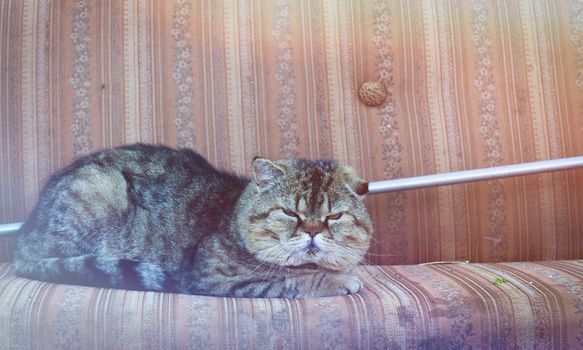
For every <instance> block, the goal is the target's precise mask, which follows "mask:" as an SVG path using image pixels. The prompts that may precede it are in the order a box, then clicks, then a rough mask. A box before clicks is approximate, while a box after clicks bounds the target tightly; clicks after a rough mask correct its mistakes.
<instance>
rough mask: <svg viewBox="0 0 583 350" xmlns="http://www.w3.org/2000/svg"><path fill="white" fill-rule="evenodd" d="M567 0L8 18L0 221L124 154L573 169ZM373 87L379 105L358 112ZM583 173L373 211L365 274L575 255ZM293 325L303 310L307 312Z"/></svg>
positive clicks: (1, 36) (118, 5)
mask: <svg viewBox="0 0 583 350" xmlns="http://www.w3.org/2000/svg"><path fill="white" fill-rule="evenodd" d="M582 11H583V5H582V2H581V1H579V0H558V1H551V0H518V1H494V2H492V1H482V0H472V1H462V0H452V1H435V0H411V1H397V0H358V1H349V0H341V1H331V0H315V1H308V0H300V1H291V0H266V1H257V0H225V1H211V0H196V1H192V0H172V1H162V0H144V1H129V0H112V1H105V2H104V1H97V0H66V1H52V2H51V1H40V2H38V1H36V2H35V1H31V0H26V1H15V0H6V1H3V2H2V3H1V4H0V78H1V79H0V162H1V164H2V166H1V167H0V222H14V221H22V220H24V219H25V218H26V217H27V215H28V214H29V213H30V211H31V210H32V208H33V206H34V204H35V202H36V200H37V198H38V194H39V192H40V190H41V189H42V187H43V185H44V184H45V182H46V181H47V179H48V177H49V176H50V174H51V173H52V172H54V171H56V170H58V169H59V168H61V167H63V166H65V165H66V164H68V163H69V162H71V161H72V160H73V159H74V158H78V157H81V156H83V155H85V154H87V153H90V152H92V151H95V150H98V149H102V148H105V147H111V146H114V145H121V144H127V143H133V142H146V143H162V144H167V145H170V146H178V147H190V148H194V149H195V150H197V151H198V152H200V153H201V154H202V155H204V156H205V157H206V158H208V159H209V161H210V162H211V163H213V164H215V165H217V166H219V167H221V168H223V169H226V170H232V171H235V172H237V173H240V174H243V175H249V174H250V171H251V169H250V163H251V160H252V159H253V157H255V156H263V157H268V158H273V159H281V158H287V157H300V158H312V159H318V158H335V159H338V160H341V161H343V162H346V163H348V164H350V165H352V166H353V167H355V168H356V170H357V172H358V173H359V174H360V175H361V176H362V177H364V178H366V179H367V180H382V179H388V178H397V177H406V176H417V175H427V174H434V173H441V172H448V171H454V170H463V169H471V168H482V167H490V166H496V165H505V164H512V163H519V162H527V161H535V160H544V159H551V158H560V157H567V156H575V155H581V154H583V142H582V141H581V140H583V122H582V121H581V120H582V119H581V117H582V116H583V63H582V62H583V58H582V57H583V54H582V48H583V24H582V23H583V20H582V19H581V16H580V14H581V12H582ZM368 80H377V81H380V82H381V83H382V84H383V85H384V86H385V88H386V89H387V90H388V93H389V96H388V97H387V100H386V101H385V102H384V103H383V104H381V105H380V106H378V107H368V106H365V105H364V104H362V103H361V102H360V100H359V99H358V95H357V91H358V88H359V87H360V85H361V84H362V83H363V82H365V81H368ZM582 174H583V171H582V170H573V171H568V172H564V173H555V174H544V175H534V176H526V177H520V178H513V179H503V180H497V181H490V182H480V183H474V184H466V185H454V186H446V187H440V188H432V189H424V190H419V191H409V192H401V193H393V194H381V195H375V196H374V197H372V196H371V197H369V198H368V199H367V206H368V208H369V209H370V212H371V215H372V216H373V219H374V226H375V236H374V240H373V242H374V243H373V248H372V249H371V254H370V255H369V256H368V259H369V260H371V261H372V262H374V263H385V264H386V263H415V262H425V261H430V260H471V261H484V262H488V261H512V260H539V259H555V258H559V259H563V258H564V259H568V258H583V245H582V244H581V243H582V242H583V236H582V235H581V232H583V219H581V215H580V213H581V212H583V199H582V198H583V193H582V192H581V191H583V177H582ZM300 309H301V308H300Z"/></svg>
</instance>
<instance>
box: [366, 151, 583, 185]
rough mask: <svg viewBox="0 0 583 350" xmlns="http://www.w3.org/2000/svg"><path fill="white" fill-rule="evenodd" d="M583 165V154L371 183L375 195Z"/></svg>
mask: <svg viewBox="0 0 583 350" xmlns="http://www.w3.org/2000/svg"><path fill="white" fill-rule="evenodd" d="M577 167H583V156H579V157H571V158H562V159H553V160H543V161H538V162H531V163H521V164H512V165H503V166H496V167H491V168H482V169H473V170H463V171H456V172H452V173H443V174H435V175H426V176H416V177H408V178H401V179H394V180H384V181H373V182H369V184H368V192H369V193H371V194H375V193H383V192H393V191H403V190H411V189H417V188H424V187H432V186H442V185H451V184H459V183H464V182H472V181H481V180H492V179H498V178H502V177H510V176H518V175H527V174H537V173H545V172H551V171H557V170H565V169H573V168H577Z"/></svg>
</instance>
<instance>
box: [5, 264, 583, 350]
mask: <svg viewBox="0 0 583 350" xmlns="http://www.w3.org/2000/svg"><path fill="white" fill-rule="evenodd" d="M355 272H356V273H357V274H358V275H359V276H360V277H361V278H362V280H363V281H364V285H365V287H364V289H363V290H362V291H361V292H359V293H357V294H355V295H350V296H346V297H334V298H319V299H302V300H288V299H235V298H214V297H200V296H190V295H181V294H167V293H153V292H135V291H123V290H110V289H98V288H88V287H78V286H68V285H58V284H49V283H44V282H38V281H31V280H26V279H22V278H17V277H16V276H14V272H13V269H12V267H11V265H9V264H0V305H1V306H0V349H18V348H34V349H37V348H40V349H68V348H69V349H93V348H97V349H121V348H145V349H175V348H180V349H187V348H193V349H204V348H208V349H229V348H237V349H248V348H249V349H254V348H278V349H368V348H376V349H388V348H391V349H392V348H426V347H430V346H434V347H436V348H440V349H445V348H447V349H462V348H464V349H465V348H469V347H470V346H472V347H474V348H504V349H506V348H524V349H532V348H544V349H550V348H552V349H567V348H570V349H580V348H581V347H583V261H582V260H574V261H547V262H539V263H531V262H524V263H498V264H441V265H409V266H362V267H358V268H356V270H355ZM496 279H498V283H497V284H495V283H493V281H494V280H496Z"/></svg>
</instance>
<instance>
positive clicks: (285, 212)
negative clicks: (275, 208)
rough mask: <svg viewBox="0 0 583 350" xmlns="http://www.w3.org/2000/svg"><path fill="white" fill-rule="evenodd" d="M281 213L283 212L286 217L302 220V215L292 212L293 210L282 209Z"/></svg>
mask: <svg viewBox="0 0 583 350" xmlns="http://www.w3.org/2000/svg"><path fill="white" fill-rule="evenodd" d="M281 211H282V212H283V213H284V214H285V215H287V216H289V217H292V218H296V219H299V220H301V217H300V214H298V213H296V212H294V211H291V210H288V209H285V208H282V209H281Z"/></svg>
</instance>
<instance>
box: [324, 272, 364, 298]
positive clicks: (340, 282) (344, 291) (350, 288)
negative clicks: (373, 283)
mask: <svg viewBox="0 0 583 350" xmlns="http://www.w3.org/2000/svg"><path fill="white" fill-rule="evenodd" d="M362 286H363V284H362V282H361V281H360V279H359V278H358V277H356V276H352V275H344V274H337V275H332V276H331V278H330V285H329V287H330V288H329V291H330V292H331V293H330V294H331V295H348V294H354V293H356V292H358V291H359V290H360V288H362Z"/></svg>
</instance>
